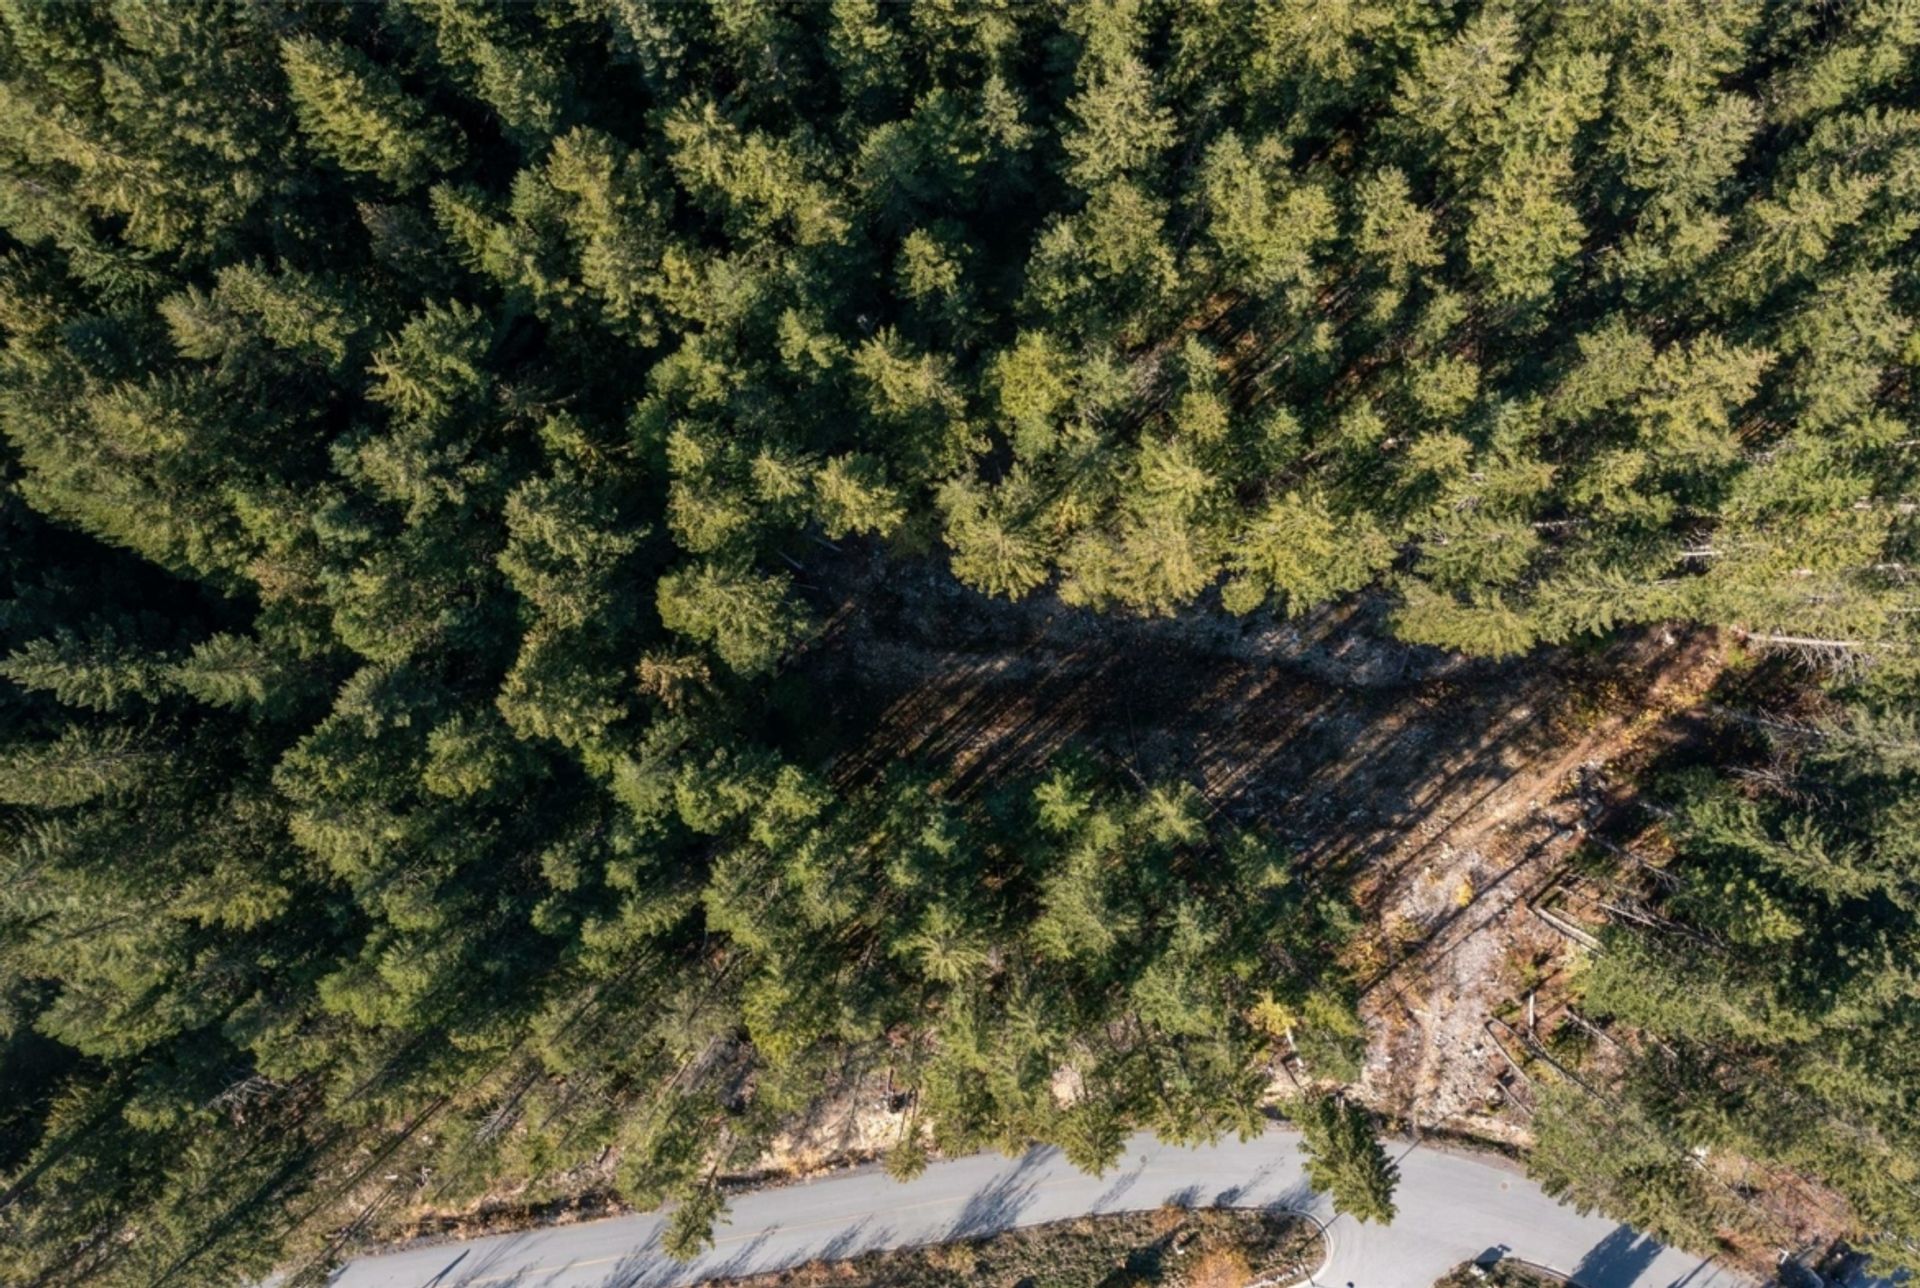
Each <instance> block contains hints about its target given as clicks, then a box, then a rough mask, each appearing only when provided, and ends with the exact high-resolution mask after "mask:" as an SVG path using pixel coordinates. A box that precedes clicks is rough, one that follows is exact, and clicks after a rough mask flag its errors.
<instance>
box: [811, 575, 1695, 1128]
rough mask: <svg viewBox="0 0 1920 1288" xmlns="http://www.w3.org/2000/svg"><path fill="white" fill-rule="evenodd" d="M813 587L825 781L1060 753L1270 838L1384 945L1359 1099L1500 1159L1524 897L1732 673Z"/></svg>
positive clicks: (1641, 649) (1528, 949)
mask: <svg viewBox="0 0 1920 1288" xmlns="http://www.w3.org/2000/svg"><path fill="white" fill-rule="evenodd" d="M829 565H830V566H829ZM815 576H816V582H815V593H816V595H817V597H818V601H819V602H820V603H821V604H822V606H823V607H824V609H825V616H826V625H825V627H824V629H823V630H822V631H821V633H820V634H819V636H818V637H817V638H816V639H815V640H814V641H813V642H812V644H811V645H810V646H809V647H808V649H807V650H806V652H805V653H804V655H803V656H802V657H801V659H800V660H799V662H798V667H799V670H798V676H799V677H800V678H801V679H802V680H803V681H804V682H806V683H808V684H809V685H817V686H819V688H818V689H817V690H816V691H817V692H819V693H823V694H828V695H831V697H830V705H831V710H832V715H833V719H834V722H835V724H836V725H837V726H838V730H837V732H836V734H835V736H836V738H838V739H839V740H840V741H841V745H853V746H858V747H860V748H861V749H862V750H861V751H860V752H859V753H858V754H857V755H853V756H849V757H846V758H843V759H842V760H841V761H839V762H838V763H837V764H836V766H835V772H836V774H837V775H838V776H839V777H840V778H842V779H844V780H858V779H860V778H864V777H868V776H871V775H872V774H874V773H876V772H878V771H879V770H881V769H883V768H884V767H885V766H886V765H888V764H891V763H894V762H896V761H900V760H909V759H917V760H920V761H922V762H924V763H927V764H930V765H934V766H938V767H942V768H943V770H944V771H945V772H946V773H947V774H948V776H949V778H950V780H951V781H952V782H953V784H954V785H955V786H956V788H957V789H958V790H961V791H966V790H970V789H971V788H972V787H974V786H975V785H977V784H979V783H982V782H985V781H989V780H991V779H994V778H997V777H999V776H1001V775H1003V774H1007V773H1018V772H1021V771H1027V770H1033V769H1037V768H1040V767H1042V766H1044V765H1045V764H1046V763H1047V761H1048V759H1049V758H1050V757H1051V756H1053V755H1054V754H1055V753H1057V752H1058V751H1060V750H1061V749H1062V748H1063V747H1065V746H1067V745H1068V744H1070V743H1071V744H1075V745H1078V746H1081V747H1087V748H1091V749H1093V750H1095V751H1096V752H1098V753H1099V754H1101V755H1103V756H1105V757H1107V758H1109V759H1111V760H1112V761H1114V762H1115V763H1117V764H1119V765H1121V766H1123V767H1124V768H1126V769H1127V770H1129V771H1131V772H1133V773H1135V774H1137V775H1139V776H1140V777H1141V778H1143V779H1148V780H1158V779H1166V778H1177V779H1181V780H1184V781H1187V782H1190V783H1192V784H1194V785H1195V786H1196V787H1198V788H1199V789H1200V790H1201V791H1202V792H1203V793H1204V794H1205V795H1206V797H1207V799H1208V800H1209V801H1210V802H1211V803H1212V804H1213V806H1214V808H1215V809H1216V810H1219V811H1223V812H1225V813H1226V814H1228V815H1229V816H1231V817H1233V818H1234V819H1235V820H1236V821H1241V822H1253V821H1260V822H1263V823H1265V824H1267V825H1268V826H1270V827H1272V828H1273V829H1274V830H1275V831H1276V832H1277V833H1278V834H1279V835H1280V836H1282V837H1283V838H1285V839H1286V840H1287V841H1288V842H1290V843H1291V844H1292V845H1293V847H1294V849H1295V850H1296V852H1297V853H1298V855H1299V857H1300V862H1301V864H1302V866H1303V867H1304V868H1306V869H1309V870H1313V871H1317V872H1319V873H1321V874H1323V875H1324V876H1325V877H1326V878H1327V879H1333V880H1340V881H1343V882H1347V883H1350V884H1351V887H1352V889H1353V890H1354V892H1355V895H1356V897H1357V898H1358V900H1359V901H1360V903H1361V906H1362V907H1363V908H1364V909H1365V911H1366V912H1367V913H1368V915H1369V916H1370V917H1371V918H1372V919H1373V920H1374V921H1375V923H1376V925H1377V928H1378V933H1377V934H1374V935H1371V936H1368V937H1365V938H1364V940H1363V942H1362V944H1361V945H1360V946H1359V948H1358V950H1357V953H1358V955H1357V958H1356V960H1355V961H1354V963H1353V964H1354V966H1355V967H1356V969H1357V971H1358V973H1359V975H1360V977H1361V978H1362V979H1363V980H1365V981H1367V990H1366V998H1365V1002H1364V1005H1363V1014H1364V1016H1365V1018H1366V1021H1367V1024H1368V1029H1369V1044H1368V1058H1367V1062H1366V1068H1365V1072H1364V1076H1363V1079H1362V1082H1361V1088H1360V1090H1361V1094H1362V1095H1363V1096H1364V1097H1365V1098H1366V1099H1367V1100H1368V1101H1370V1102H1371V1103H1372V1104H1374V1105H1375V1106H1376V1107H1377V1108H1379V1109H1381V1110H1383V1111H1385V1112H1387V1113H1390V1114H1393V1115H1395V1116H1397V1117H1400V1118H1404V1119H1406V1120H1407V1121H1408V1122H1409V1123H1411V1124H1413V1125H1414V1126H1415V1127H1416V1128H1419V1127H1426V1128H1444V1129H1447V1130H1452V1131H1461V1132H1467V1133H1470V1134H1473V1135H1478V1136H1482V1137H1486V1138H1490V1139H1494V1140H1498V1141H1502V1142H1506V1143H1524V1141H1525V1139H1526V1133H1525V1126H1524V1123H1525V1119H1524V1115H1523V1114H1519V1113H1516V1112H1514V1110H1513V1109H1512V1107H1511V1105H1510V1104H1509V1103H1508V1102H1507V1100H1506V1098H1505V1096H1504V1093H1503V1092H1502V1091H1501V1089H1500V1087H1499V1085H1498V1084H1499V1079H1500V1077H1501V1075H1502V1074H1504V1073H1505V1072H1506V1065H1505V1062H1504V1060H1502V1058H1501V1057H1500V1055H1499V1053H1498V1051H1497V1050H1496V1049H1495V1048H1494V1047H1493V1045H1492V1044H1491V1043H1490V1042H1489V1041H1488V1040H1487V1037H1486V1034H1485V1032H1484V1025H1485V1024H1486V1022H1487V1020H1488V1019H1489V1018H1491V1017H1492V1016H1494V1015H1495V1014H1496V1013H1497V1012H1498V1011H1499V1010H1500V1009H1501V1008H1502V1006H1503V1005H1506V1004H1508V1003H1510V1002H1511V1001H1512V1000H1513V999H1514V998H1516V997H1518V996H1520V995H1521V994H1522V993H1524V991H1526V989H1527V988H1528V987H1529V986H1530V985H1532V984H1533V983H1535V982H1537V981H1538V980H1539V979H1541V978H1544V977H1547V976H1551V975H1552V974H1553V973H1554V972H1555V971H1556V970H1557V969H1558V968H1559V967H1560V965H1561V964H1562V963H1563V961H1564V958H1565V956H1566V954H1567V952H1568V951H1569V949H1570V947H1571V945H1570V944H1569V942H1568V941H1567V940H1566V939H1565V938H1564V937H1562V936H1561V935H1559V934H1558V933H1556V932H1555V931H1554V930H1552V929H1550V928H1549V927H1548V925H1547V924H1546V923H1545V922H1544V921H1542V920H1540V919H1539V918H1537V917H1535V916H1534V915H1532V914H1531V913H1530V912H1529V911H1528V910H1527V908H1528V901H1529V900H1531V899H1532V898H1534V897H1536V896H1538V895H1539V894H1540V893H1542V892H1543V891H1544V890H1545V889H1546V887H1547V886H1548V885H1549V884H1550V883H1551V881H1552V880H1553V878H1554V877H1555V876H1556V875H1557V874H1558V872H1559V870H1560V868H1561V866H1562V865H1563V863H1564V862H1565V860H1566V858H1567V856H1568V855H1569V854H1570V853H1571V851H1572V850H1573V849H1574V848H1575V847H1576V846H1578V845H1579V843H1580V841H1581V838H1582V837H1583V835H1584V834H1585V830H1586V828H1587V827H1588V826H1589V825H1590V824H1592V823H1593V822H1594V821H1595V820H1596V819H1597V818H1598V817H1599V816H1600V815H1601V814H1602V813H1604V812H1605V811H1606V810H1607V809H1608V808H1609V807H1610V805H1611V803H1612V787H1613V783H1612V778H1611V776H1610V774H1609V767H1610V766H1612V765H1614V764H1616V763H1618V762H1619V761H1620V760H1621V759H1622V758H1623V757H1626V756H1627V755H1629V754H1630V753H1631V752H1632V751H1633V750H1634V749H1635V748H1636V747H1641V746H1643V745H1645V744H1648V743H1656V744H1657V743H1658V742H1660V741H1662V740H1664V739H1668V738H1671V737H1674V736H1677V735H1676V729H1677V728H1678V727H1679V725H1678V724H1677V723H1676V721H1675V719H1674V717H1676V716H1677V715H1679V714H1680V713H1683V712H1685V711H1687V710H1688V709H1689V708H1691V707H1692V706H1693V705H1695V704H1696V703H1697V702H1698V700H1699V697H1700V695H1701V694H1702V693H1703V692H1704V691H1705V690H1706V688H1707V687H1708V686H1709V685H1710V684H1711V683H1712V681H1713V679H1714V677H1715V676H1717V675H1718V674H1719V672H1720V670H1721V668H1722V666H1723V664H1724V649H1723V647H1722V646H1721V643H1720V641H1719V639H1718V638H1717V637H1716V636H1715V635H1714V634H1713V633H1711V632H1686V633H1680V632H1669V631H1663V630H1649V631H1644V632H1640V633H1637V634H1634V635H1631V636H1629V637H1627V638H1625V639H1623V640H1620V641H1617V642H1615V643H1613V644H1610V645H1608V646H1607V647H1605V648H1588V649H1583V648H1563V649H1548V650H1540V651H1536V652H1534V653H1532V654H1529V655H1528V656H1526V657H1525V658H1522V659H1516V660H1512V661H1508V662H1486V661H1472V660H1468V659H1464V658H1460V657H1457V656H1454V655H1450V654H1446V653H1442V652H1440V651H1438V650H1434V649H1427V648H1420V647H1414V646H1407V645H1402V644H1398V643H1394V642H1392V641H1390V640H1388V639H1387V638H1386V636H1385V633H1384V629H1383V624H1382V623H1381V621H1380V620H1379V617H1380V614H1381V612H1382V605H1381V604H1380V603H1379V602H1378V601H1362V602H1360V603H1358V604H1355V605H1353V606H1350V607H1347V608H1345V609H1342V610H1339V611H1333V612H1328V613H1324V614H1319V615H1315V616H1312V617H1309V618H1305V619H1300V620H1295V621H1280V620H1274V619H1272V618H1268V617H1265V616H1258V615H1256V616H1254V617H1249V618H1244V619H1243V618H1235V617H1232V616H1229V615H1227V614H1225V613H1220V612H1202V611H1194V612H1191V613H1187V614H1184V615H1182V616H1180V617H1177V618H1171V619H1157V620H1141V619H1129V618H1124V617H1118V616H1111V615H1095V614H1092V613H1088V612H1084V611H1081V610H1076V609H1071V608H1068V607H1066V606H1064V605H1062V604H1060V603H1059V602H1058V601H1057V600H1054V599H1052V598H1050V597H1045V596H1042V597H1037V598H1035V599H1032V600H1029V601H1027V602H1025V603H1022V604H1008V603H1005V602H1001V601H995V600H990V599H987V598H985V597H984V596H980V595H977V594H974V593H972V592H970V591H968V590H966V589H965V588H964V587H961V586H960V585H959V584H958V583H956V582H955V581H954V580H953V579H952V578H951V577H950V576H949V575H947V574H946V573H945V572H944V571H942V570H940V569H939V568H938V567H937V566H936V565H934V564H932V563H921V564H913V563H909V564H903V563H901V562H899V561H886V562H882V561H881V560H879V559H877V558H875V557H873V556H870V555H863V554H856V553H851V552H850V553H849V554H848V555H847V556H846V557H844V558H842V559H840V560H834V561H823V562H822V566H821V568H820V569H818V570H816V573H815ZM856 735H857V736H856ZM1304 1073H1305V1075H1307V1076H1311V1074H1312V1071H1311V1070H1306V1071H1304ZM856 1116H857V1114H856ZM802 1152H804V1151H802Z"/></svg>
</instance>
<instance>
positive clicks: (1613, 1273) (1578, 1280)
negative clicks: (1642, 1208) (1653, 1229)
mask: <svg viewBox="0 0 1920 1288" xmlns="http://www.w3.org/2000/svg"><path fill="white" fill-rule="evenodd" d="M1664 1251H1666V1248H1665V1245H1663V1244H1661V1243H1660V1242H1659V1241H1658V1240H1656V1239H1654V1238H1653V1237H1652V1236H1651V1235H1645V1234H1641V1233H1640V1232H1639V1231H1638V1230H1635V1229H1634V1228H1633V1227H1632V1226H1630V1225H1621V1226H1615V1227H1614V1229H1613V1231H1612V1233H1610V1234H1608V1235H1607V1237H1606V1238H1604V1239H1602V1240H1600V1242H1598V1243H1596V1244H1594V1245H1593V1246H1592V1247H1591V1248H1589V1249H1587V1252H1586V1255H1585V1256H1583V1257H1581V1258H1580V1264H1578V1265H1576V1266H1575V1267H1574V1268H1573V1282H1574V1283H1575V1284H1576V1285H1578V1288H1631V1285H1632V1284H1633V1282H1634V1281H1635V1280H1637V1279H1638V1278H1639V1277H1640V1276H1641V1275H1642V1274H1643V1273H1645V1271H1646V1269H1647V1267H1648V1266H1651V1265H1652V1264H1653V1263H1654V1260H1655V1259H1656V1258H1657V1257H1659V1255H1660V1254H1661V1253H1662V1252H1664Z"/></svg>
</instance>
